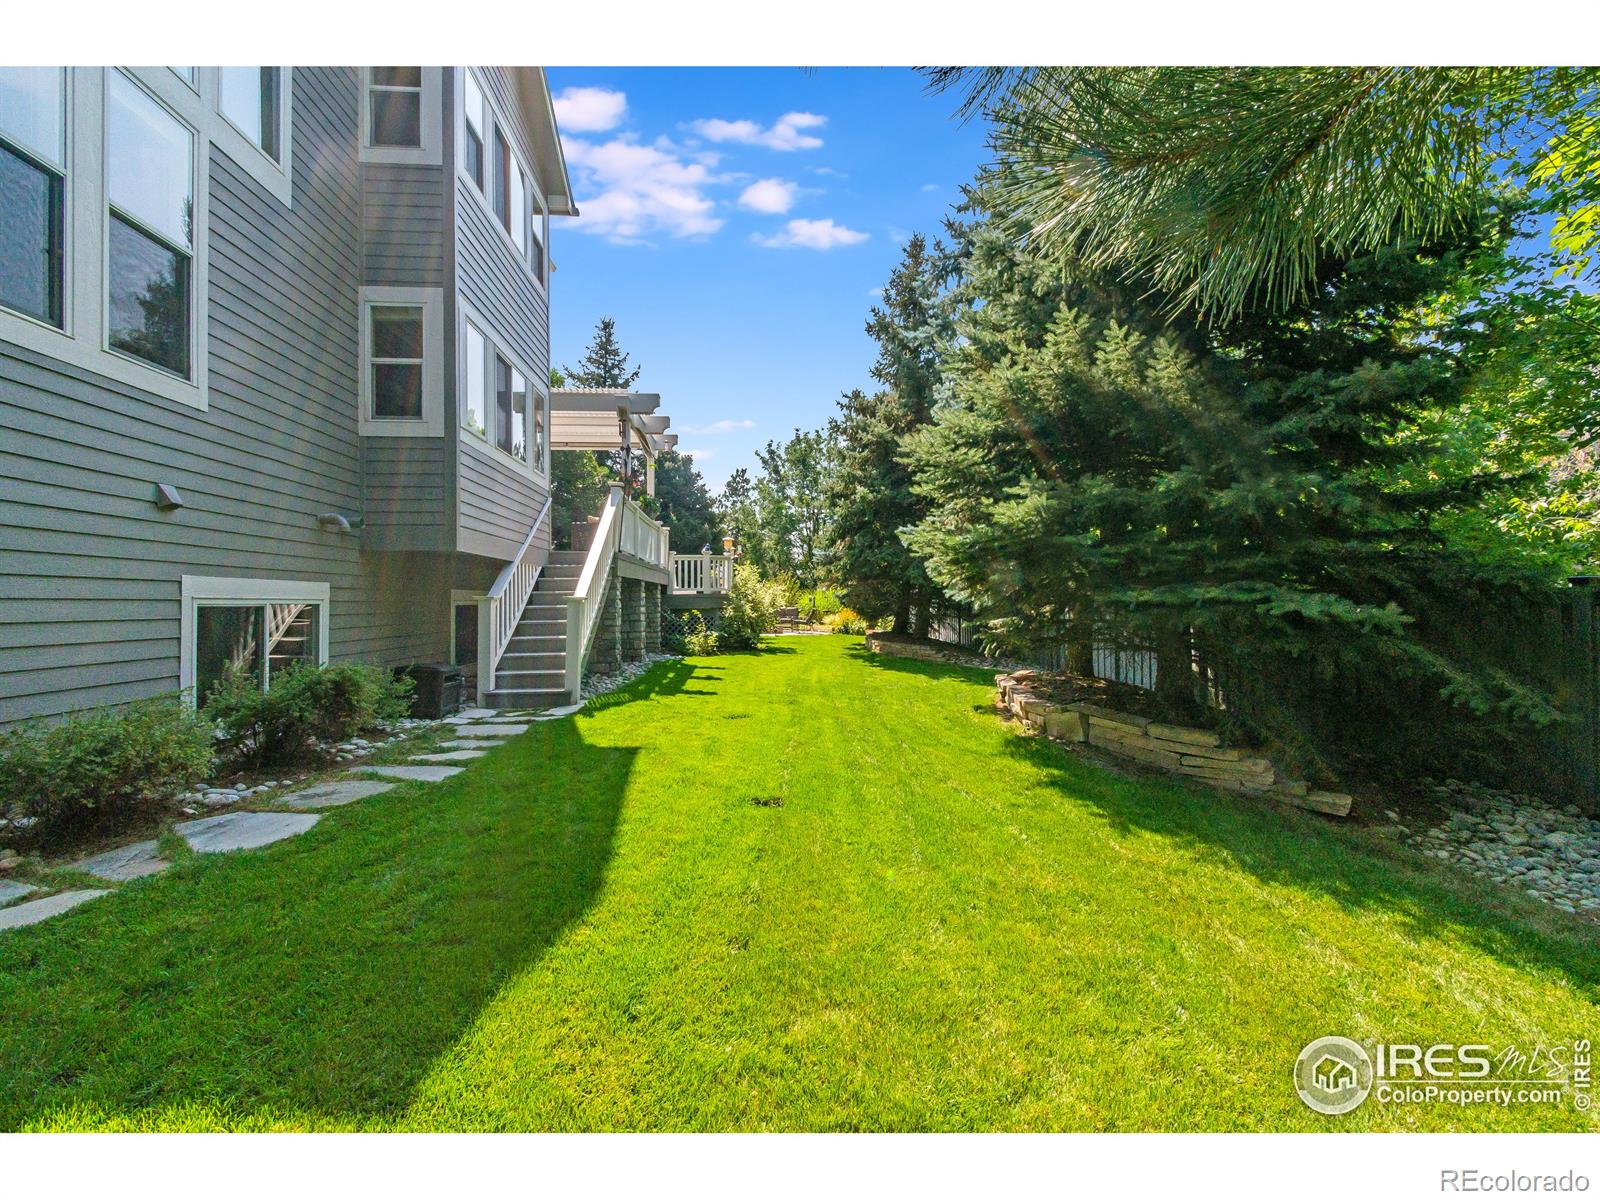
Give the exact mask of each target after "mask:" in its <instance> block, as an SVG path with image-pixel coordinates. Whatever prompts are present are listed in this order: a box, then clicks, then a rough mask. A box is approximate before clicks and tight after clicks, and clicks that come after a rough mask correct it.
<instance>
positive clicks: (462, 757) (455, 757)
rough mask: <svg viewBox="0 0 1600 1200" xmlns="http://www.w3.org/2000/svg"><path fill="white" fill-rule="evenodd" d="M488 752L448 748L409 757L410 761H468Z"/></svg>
mask: <svg viewBox="0 0 1600 1200" xmlns="http://www.w3.org/2000/svg"><path fill="white" fill-rule="evenodd" d="M487 753H489V752H488V751H487V750H448V751H446V752H445V753H443V754H418V755H416V756H415V757H413V758H412V759H411V761H412V762H428V763H437V762H468V761H470V760H472V759H474V758H482V757H483V756H484V755H485V754H487Z"/></svg>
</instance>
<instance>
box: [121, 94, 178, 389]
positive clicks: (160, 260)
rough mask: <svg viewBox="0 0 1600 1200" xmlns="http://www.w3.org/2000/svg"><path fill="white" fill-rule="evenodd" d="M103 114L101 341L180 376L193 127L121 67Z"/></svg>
mask: <svg viewBox="0 0 1600 1200" xmlns="http://www.w3.org/2000/svg"><path fill="white" fill-rule="evenodd" d="M105 113H106V115H105V125H106V196H107V200H108V210H107V221H106V242H107V254H106V272H107V273H106V293H107V296H106V310H107V329H106V343H107V345H108V346H109V347H110V348H111V349H113V350H116V351H119V352H121V353H123V354H127V355H130V356H132V357H134V358H137V359H141V360H143V361H144V362H147V363H149V364H150V365H152V366H156V367H160V368H162V369H163V370H166V371H170V372H171V373H172V374H174V375H177V376H179V377H180V378H184V379H187V378H188V377H189V368H190V335H191V331H190V313H191V308H192V303H191V295H190V292H191V286H190V285H191V279H192V272H193V257H194V134H193V133H192V132H191V131H190V130H189V128H188V127H187V126H185V125H184V124H183V123H182V122H180V121H179V120H178V119H177V118H176V117H174V116H173V115H172V114H171V113H170V112H169V111H167V109H165V108H164V107H162V106H161V105H160V104H159V103H158V102H157V101H156V100H155V99H154V98H153V97H152V96H151V95H150V94H149V93H148V92H146V91H144V90H143V89H142V88H141V87H139V85H138V84H136V83H134V82H133V80H131V79H130V78H128V76H127V75H125V74H123V73H122V72H121V71H108V72H107V73H106V105H105Z"/></svg>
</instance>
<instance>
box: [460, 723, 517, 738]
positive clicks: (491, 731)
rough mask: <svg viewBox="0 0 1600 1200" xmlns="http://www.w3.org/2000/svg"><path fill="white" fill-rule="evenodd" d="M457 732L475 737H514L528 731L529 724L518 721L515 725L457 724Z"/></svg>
mask: <svg viewBox="0 0 1600 1200" xmlns="http://www.w3.org/2000/svg"><path fill="white" fill-rule="evenodd" d="M456 732H457V733H459V734H460V735H461V736H462V737H473V738H476V737H491V738H500V737H513V736H515V735H516V734H519V733H526V732H528V726H527V723H526V722H518V723H517V724H515V725H458V726H456Z"/></svg>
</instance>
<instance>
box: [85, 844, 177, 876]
mask: <svg viewBox="0 0 1600 1200" xmlns="http://www.w3.org/2000/svg"><path fill="white" fill-rule="evenodd" d="M171 865H172V864H171V863H169V862H168V861H167V860H166V859H164V858H160V857H158V856H157V855H156V844H155V842H153V841H149V842H135V843H133V845H131V846H118V847H117V848H116V849H115V850H107V851H106V852H105V853H104V854H96V855H95V856H94V857H93V858H85V859H82V860H80V861H78V862H75V863H73V864H72V869H73V870H74V871H82V872H84V873H85V874H88V875H98V876H99V877H100V878H101V879H109V880H111V882H113V883H126V882H127V881H128V880H130V879H143V878H144V877H145V876H146V875H157V874H160V873H161V872H162V871H165V870H166V869H167V868H168V867H170V866H171Z"/></svg>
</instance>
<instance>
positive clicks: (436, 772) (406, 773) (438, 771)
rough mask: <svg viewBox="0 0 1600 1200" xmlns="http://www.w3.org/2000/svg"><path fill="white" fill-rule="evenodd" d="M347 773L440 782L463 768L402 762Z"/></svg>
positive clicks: (357, 769) (352, 769)
mask: <svg viewBox="0 0 1600 1200" xmlns="http://www.w3.org/2000/svg"><path fill="white" fill-rule="evenodd" d="M346 773H347V774H350V775H381V776H383V777H384V778H385V779H402V780H405V781H407V782H417V781H420V782H422V783H438V782H439V781H440V780H443V779H449V778H450V776H452V775H459V774H461V768H460V767H441V766H434V765H432V764H427V765H419V766H410V765H407V764H401V765H400V766H397V767H352V768H351V769H350V770H349V771H348V772H346Z"/></svg>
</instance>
